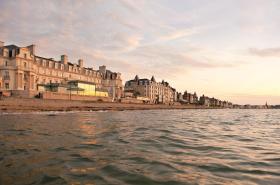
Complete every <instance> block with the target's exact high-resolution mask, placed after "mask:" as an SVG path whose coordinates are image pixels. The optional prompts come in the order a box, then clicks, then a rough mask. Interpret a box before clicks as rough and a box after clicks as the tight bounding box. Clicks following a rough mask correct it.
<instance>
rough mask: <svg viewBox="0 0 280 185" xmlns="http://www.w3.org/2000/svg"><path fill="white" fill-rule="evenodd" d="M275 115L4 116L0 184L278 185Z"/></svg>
mask: <svg viewBox="0 0 280 185" xmlns="http://www.w3.org/2000/svg"><path fill="white" fill-rule="evenodd" d="M279 133H280V112H278V111H277V110H152V111H151V110H150V111H123V112H74V113H51V114H5V115H4V114H2V115H1V120H0V172H1V173H0V184H3V185H6V184H18V185H22V184H170V185H176V184H275V185H276V184H277V185H278V184H280V134H279Z"/></svg>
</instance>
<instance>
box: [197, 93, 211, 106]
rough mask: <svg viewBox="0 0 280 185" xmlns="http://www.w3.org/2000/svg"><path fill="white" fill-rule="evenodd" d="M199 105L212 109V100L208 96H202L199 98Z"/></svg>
mask: <svg viewBox="0 0 280 185" xmlns="http://www.w3.org/2000/svg"><path fill="white" fill-rule="evenodd" d="M199 104H200V105H203V106H206V107H210V98H209V97H207V96H204V94H203V95H202V96H200V98H199Z"/></svg>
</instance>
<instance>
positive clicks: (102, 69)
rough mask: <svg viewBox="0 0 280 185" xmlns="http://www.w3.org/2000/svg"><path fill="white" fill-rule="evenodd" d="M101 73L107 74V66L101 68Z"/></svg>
mask: <svg viewBox="0 0 280 185" xmlns="http://www.w3.org/2000/svg"><path fill="white" fill-rule="evenodd" d="M99 71H100V72H101V73H102V74H105V73H106V66H99Z"/></svg>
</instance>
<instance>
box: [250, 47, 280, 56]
mask: <svg viewBox="0 0 280 185" xmlns="http://www.w3.org/2000/svg"><path fill="white" fill-rule="evenodd" d="M248 52H249V53H250V54H251V55H255V56H259V57H280V47H277V48H264V49H258V48H250V49H248Z"/></svg>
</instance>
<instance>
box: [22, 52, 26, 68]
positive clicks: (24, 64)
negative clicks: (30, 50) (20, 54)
mask: <svg viewBox="0 0 280 185" xmlns="http://www.w3.org/2000/svg"><path fill="white" fill-rule="evenodd" d="M25 55H26V54H25ZM23 66H24V68H26V66H27V64H26V62H24V63H23Z"/></svg>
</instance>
